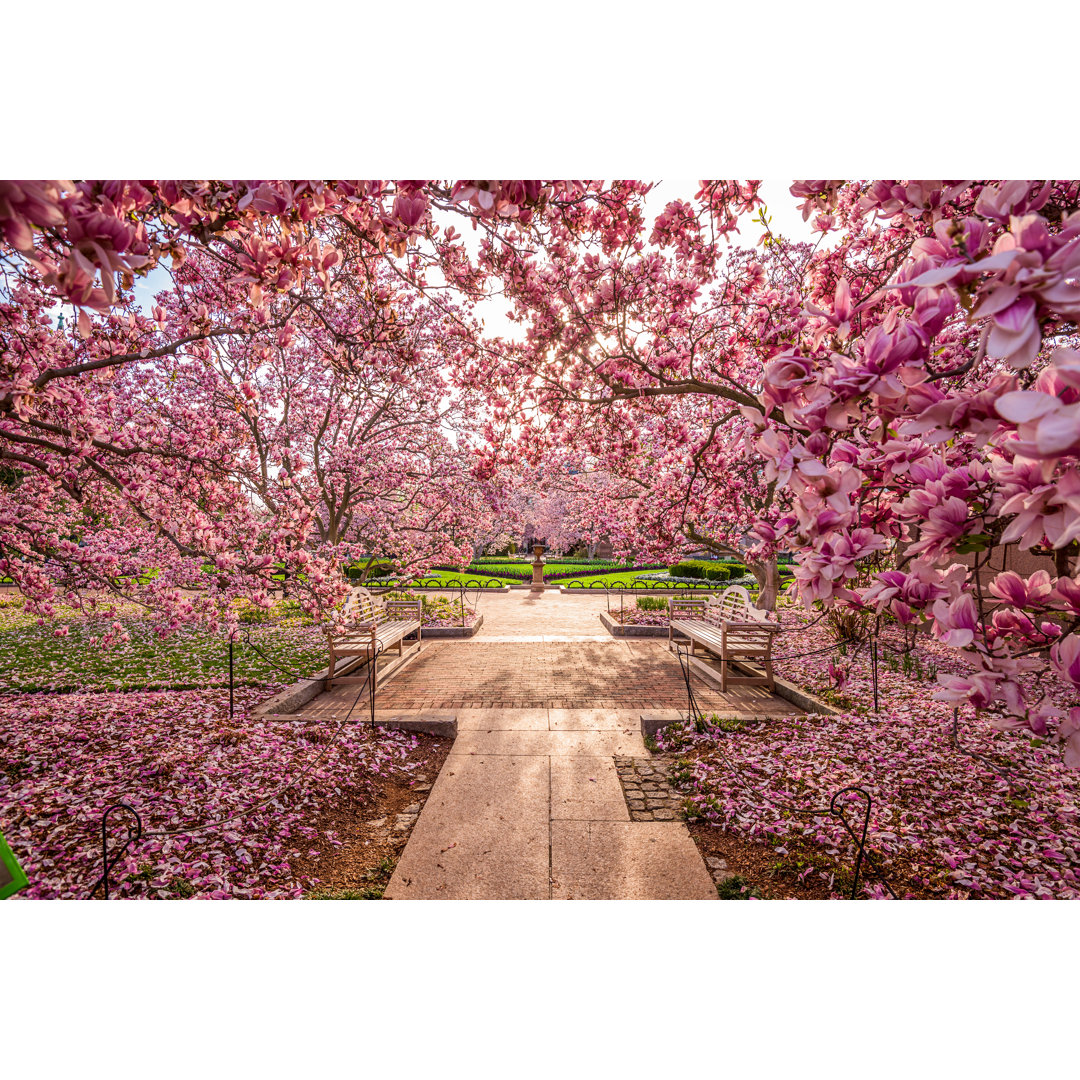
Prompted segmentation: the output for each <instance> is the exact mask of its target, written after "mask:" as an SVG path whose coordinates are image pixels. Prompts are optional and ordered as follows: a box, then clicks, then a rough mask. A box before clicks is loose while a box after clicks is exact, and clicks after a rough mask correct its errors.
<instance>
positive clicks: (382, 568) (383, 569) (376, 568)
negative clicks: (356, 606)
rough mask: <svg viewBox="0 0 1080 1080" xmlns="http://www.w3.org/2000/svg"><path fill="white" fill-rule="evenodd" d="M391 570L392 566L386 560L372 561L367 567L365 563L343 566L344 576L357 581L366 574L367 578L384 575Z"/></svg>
mask: <svg viewBox="0 0 1080 1080" xmlns="http://www.w3.org/2000/svg"><path fill="white" fill-rule="evenodd" d="M392 570H393V567H392V566H391V565H390V563H388V562H376V563H372V564H371V566H370V567H369V566H368V565H367V564H366V563H364V564H362V565H360V566H347V567H345V576H346V577H347V578H348V579H349V580H350V581H359V580H361V579H362V578H364V576H365V575H366V576H367V577H369V578H374V577H385V576H386V575H387V574H389V573H390V572H391V571H392Z"/></svg>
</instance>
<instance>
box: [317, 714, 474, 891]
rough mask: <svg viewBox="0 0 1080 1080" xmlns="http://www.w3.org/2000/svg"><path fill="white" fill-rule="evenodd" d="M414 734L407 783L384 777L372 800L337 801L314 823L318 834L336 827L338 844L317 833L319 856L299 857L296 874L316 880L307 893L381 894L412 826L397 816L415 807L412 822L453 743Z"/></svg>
mask: <svg viewBox="0 0 1080 1080" xmlns="http://www.w3.org/2000/svg"><path fill="white" fill-rule="evenodd" d="M417 739H418V743H417V746H416V747H415V749H413V750H411V751H410V753H409V758H410V760H412V761H416V762H419V763H420V767H419V768H418V770H417V773H416V774H415V775H414V776H413V778H412V780H411V781H410V782H409V783H407V784H402V783H398V782H396V781H392V780H387V781H384V782H383V783H382V785H381V786H380V787H379V788H378V789H377V791H376V793H375V798H374V800H372V801H369V802H364V803H357V804H354V805H351V806H341V807H339V808H337V809H335V810H333V811H331V812H329V813H327V814H324V815H323V816H322V817H320V818H319V820H318V821H317V822H316V823H315V825H316V827H317V828H318V829H319V831H320V834H324V833H325V831H326V830H328V829H332V830H335V831H336V832H337V834H338V839H339V840H340V841H341V847H335V846H334V845H332V844H331V843H330V842H329V841H327V840H326V839H325V836H324V835H320V838H319V839H318V840H317V841H315V842H314V843H313V844H312V847H313V848H315V849H316V850H318V851H319V852H320V857H319V858H318V859H304V860H298V861H297V863H296V870H297V873H298V874H299V875H302V876H304V877H312V878H316V879H318V881H319V882H320V884H319V885H318V887H316V888H315V889H311V890H309V891H308V893H307V896H308V898H310V899H341V900H378V899H380V898H381V897H382V890H383V888H384V887H385V885H386V883H387V882H388V881H389V880H390V875H391V874H392V873H393V870H394V865H395V863H396V862H397V858H398V856H399V855H400V854H401V850H402V848H404V847H405V844H406V843H407V842H408V839H409V835H410V833H411V831H412V829H411V826H410V827H409V828H408V829H406V830H397V829H396V828H395V825H396V823H397V816H398V815H399V814H403V813H404V812H405V811H406V810H411V809H413V808H414V807H415V808H416V809H415V812H414V813H412V814H410V815H409V816H410V817H411V820H412V822H413V823H415V821H416V819H417V817H418V816H419V811H420V810H422V809H423V807H424V803H425V802H426V801H427V797H428V793H429V792H430V791H431V786H432V784H434V783H435V778H436V777H437V776H438V775H439V770H440V769H441V768H442V766H443V762H444V761H446V756H447V754H449V753H450V747H451V746H452V745H453V740H452V739H444V738H441V737H439V736H437V735H418V736H417Z"/></svg>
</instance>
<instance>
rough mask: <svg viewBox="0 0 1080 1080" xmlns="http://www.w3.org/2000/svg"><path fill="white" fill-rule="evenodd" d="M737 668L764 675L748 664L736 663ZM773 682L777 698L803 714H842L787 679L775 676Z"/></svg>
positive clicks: (752, 673)
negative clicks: (788, 702)
mask: <svg viewBox="0 0 1080 1080" xmlns="http://www.w3.org/2000/svg"><path fill="white" fill-rule="evenodd" d="M735 667H737V668H740V669H741V670H742V671H746V672H748V673H749V674H751V675H760V674H762V672H761V671H760V669H755V668H753V667H751V666H750V665H748V664H739V663H736V664H735ZM773 682H774V683H776V696H777V697H782V698H783V699H784V700H785V701H790V702H791V703H792V705H798V706H799V708H800V709H802V710H803V712H808V713H821V714H822V715H824V716H837V715H839V713H840V710H839V709H837V708H835V707H834V706H832V705H830V704H829V703H828V702H826V701H822V700H821V698H819V697H818V696H817V695H816V694H811V693H810V691H809V690H804V689H803V688H802V687H801V686H796V685H795V684H794V683H792V682H788V681H787V679H781V678H780V677H779V676H778V675H774V676H773Z"/></svg>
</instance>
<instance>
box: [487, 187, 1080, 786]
mask: <svg viewBox="0 0 1080 1080" xmlns="http://www.w3.org/2000/svg"><path fill="white" fill-rule="evenodd" d="M1078 189H1080V185H1078V183H1077V182H1075V181H1069V182H1045V183H1043V182H1040V183H1028V182H1012V183H989V182H923V183H914V182H877V183H873V184H866V183H854V182H851V183H848V182H839V181H835V182H833V181H830V182H809V183H805V184H797V185H795V186H794V187H793V189H792V191H793V194H794V195H795V197H797V198H799V199H801V200H802V205H803V210H804V216H806V217H807V218H808V219H812V220H813V223H814V227H815V228H816V229H817V230H818V231H819V232H821V233H822V234H823V235H825V236H828V238H829V243H828V244H827V245H819V246H817V247H814V248H811V247H810V246H808V245H796V244H791V243H789V242H787V241H784V240H782V239H780V238H777V237H774V236H773V235H772V234H771V232H769V231H768V230H767V231H766V235H765V236H764V237H763V240H762V244H761V247H760V249H759V250H758V251H756V252H731V253H727V254H726V255H725V254H724V253H722V252H720V251H719V249H718V236H719V234H722V233H724V232H725V231H729V230H730V222H731V212H732V208H733V207H737V206H739V205H740V204H741V206H742V208H743V209H749V208H752V206H753V203H754V201H755V199H756V191H755V188H754V187H753V185H749V186H745V187H743V186H739V185H734V186H733V185H717V184H703V185H702V188H701V190H700V191H699V193H698V195H697V198H696V199H695V200H694V202H693V204H688V203H685V202H676V203H672V204H670V205H669V206H668V207H667V208H666V209H665V210H664V212H663V213H662V214H661V215H660V217H659V218H658V219H657V221H656V223H655V226H654V228H653V229H652V231H651V233H650V234H649V236H648V238H647V239H646V236H645V227H644V224H643V223H642V221H641V219H640V217H635V215H634V213H633V212H632V211H631V210H629V209H628V210H627V212H626V213H625V214H623V215H622V216H621V219H620V220H622V221H624V222H625V223H626V228H625V229H624V230H623V232H622V233H621V234H620V235H618V236H617V237H614V238H613V237H612V236H610V235H608V236H605V237H604V238H603V240H602V241H599V242H595V243H592V244H591V245H590V244H587V243H584V242H573V241H572V239H571V238H569V237H560V238H559V241H560V242H559V243H556V244H555V245H553V246H549V247H546V248H543V249H536V250H532V251H528V252H523V251H518V250H507V249H505V248H504V249H499V250H495V249H492V251H491V252H490V254H489V257H488V260H487V266H488V269H489V271H490V272H491V273H493V274H498V275H499V276H500V277H501V278H502V280H503V281H504V285H505V288H506V291H507V294H508V295H509V296H511V297H512V299H513V301H514V302H515V304H516V305H517V307H516V311H517V315H518V317H519V318H521V319H522V320H524V321H527V322H528V324H529V332H528V335H527V338H526V340H525V342H524V343H523V344H517V343H512V342H510V343H500V346H499V348H500V353H501V358H502V359H501V363H502V364H503V365H504V367H505V368H506V369H507V370H512V371H515V372H517V373H518V377H517V378H516V379H507V380H506V381H505V384H504V387H503V394H504V399H505V403H506V404H505V405H504V410H505V411H506V412H507V413H509V412H512V411H513V410H515V409H516V410H519V411H523V412H529V411H530V410H531V412H532V415H533V419H534V422H533V423H532V424H531V425H530V426H529V428H528V430H526V431H525V432H524V434H523V436H522V439H521V440H520V441H521V444H522V446H523V447H525V449H526V451H527V452H531V453H533V454H534V455H535V456H536V457H539V456H541V455H542V454H543V453H544V452H545V451H546V450H548V449H549V448H550V447H551V446H552V445H553V444H561V445H573V446H575V447H581V446H584V445H587V446H589V448H590V450H592V451H593V452H595V453H597V454H598V455H600V454H603V453H605V448H606V455H607V456H606V458H605V459H604V460H605V464H606V466H607V468H608V470H609V471H610V472H611V473H613V474H614V475H615V476H618V477H620V478H621V479H623V480H624V481H625V482H626V483H627V484H631V485H632V484H641V485H643V484H644V482H645V475H644V474H645V473H646V471H648V472H649V473H650V474H651V475H652V476H654V477H655V479H654V480H653V484H654V485H655V490H656V492H657V495H658V499H657V501H656V505H658V506H663V507H664V508H665V509H664V510H663V511H662V513H661V514H660V517H661V518H662V519H663V521H665V522H667V527H668V531H669V533H671V534H674V532H675V528H674V524H673V523H675V522H682V521H683V520H686V521H687V522H689V523H690V527H691V528H692V529H693V530H694V531H695V532H697V533H699V534H700V535H708V534H709V533H710V532H720V533H722V532H723V530H724V529H734V531H736V532H738V531H739V528H740V523H741V524H742V525H745V523H746V513H747V511H748V510H749V509H751V508H752V509H753V510H754V511H755V513H756V517H757V519H758V520H757V522H756V523H755V524H754V525H753V534H754V536H755V537H756V539H757V540H758V541H759V544H760V546H759V549H758V550H759V552H760V553H761V555H762V556H763V557H767V556H768V555H769V554H770V553H772V552H774V551H775V550H776V549H777V548H781V547H786V548H789V549H791V550H794V551H795V552H796V553H797V555H798V563H799V566H798V569H797V571H796V573H797V577H798V581H799V587H800V591H801V595H802V598H803V600H804V602H806V603H807V604H819V605H824V606H835V605H842V606H849V607H854V608H856V609H858V610H863V611H870V612H876V613H878V614H879V615H882V616H885V615H888V616H889V617H890V618H892V619H895V620H897V621H898V622H899V623H900V624H902V625H904V626H908V627H911V628H913V629H915V628H920V627H923V628H926V629H928V630H929V631H930V632H932V633H933V634H934V635H935V636H937V637H938V638H939V639H940V640H942V641H944V642H945V643H947V644H949V645H952V646H954V647H955V648H957V649H958V650H959V652H960V654H961V655H962V656H963V657H964V659H965V660H966V661H967V662H968V663H969V665H970V675H968V676H967V677H963V678H961V677H951V676H950V677H943V678H942V683H943V687H942V690H941V696H942V697H943V698H944V699H946V700H951V701H955V702H957V703H958V704H960V703H964V702H968V703H970V704H972V705H974V706H975V707H976V708H990V709H992V710H994V711H995V712H996V713H997V714H998V716H999V718H1000V722H1001V723H1002V724H1004V725H1006V726H1014V727H1019V728H1024V729H1027V730H1030V731H1032V732H1034V733H1037V734H1040V735H1041V734H1045V733H1046V732H1047V731H1048V724H1050V723H1052V722H1054V721H1057V723H1058V733H1059V735H1060V737H1061V738H1062V739H1063V740H1064V741H1065V744H1066V760H1067V761H1069V762H1070V763H1072V764H1080V709H1076V708H1070V709H1068V710H1067V711H1066V712H1062V711H1061V710H1060V709H1059V708H1058V707H1057V706H1055V704H1054V702H1053V699H1052V697H1051V695H1050V694H1048V693H1047V692H1046V679H1047V677H1048V676H1049V675H1051V674H1053V675H1056V676H1057V677H1059V678H1060V679H1061V680H1064V682H1065V684H1066V685H1071V686H1072V687H1074V688H1077V687H1080V634H1078V633H1077V631H1078V629H1080V582H1078V580H1077V558H1076V557H1077V553H1078V551H1080V544H1078V541H1080V474H1078V472H1077V452H1078V450H1080V354H1078V353H1077V352H1076V351H1075V332H1076V315H1077V311H1078V308H1080V194H1078ZM635 194H636V193H634V192H630V193H629V195H630V196H633V195H635ZM718 199H719V205H718ZM631 201H632V199H631ZM486 364H487V360H486V358H482V359H481V361H480V363H479V364H478V365H477V373H478V374H479V373H483V372H485V370H486V369H485V365H486ZM521 373H524V376H523V377H522V375H521ZM665 399H667V400H672V399H682V400H683V401H685V400H688V401H689V402H690V404H689V405H688V406H680V407H679V408H677V407H675V406H660V405H653V406H650V405H649V404H648V403H649V402H650V401H652V402H660V401H663V400H665ZM679 420H682V421H683V422H684V423H685V429H683V428H680V427H678V426H677V425H678V422H679ZM747 425H749V427H750V428H752V429H753V430H754V432H755V433H756V434H755V436H754V437H752V438H747V437H746V430H747ZM653 430H659V431H661V432H662V434H661V435H660V437H659V438H658V439H657V440H656V442H655V444H651V441H650V436H651V432H652V431H653ZM680 446H682V447H683V449H678V448H679V447H680ZM653 453H655V454H656V455H657V456H656V460H655V462H653V461H652V460H650V457H651V454H653ZM665 453H666V455H667V457H666V458H665V457H664V456H663V455H664V454H665ZM747 454H749V455H756V456H757V457H758V459H759V460H762V459H763V460H764V470H763V474H762V473H759V474H757V475H755V465H754V460H753V457H752V456H751V457H749V460H747V458H746V455H747ZM680 459H681V467H680ZM643 461H645V462H648V466H649V467H648V469H647V470H646V469H645V468H644V467H643V464H642V462H643ZM687 466H689V467H687ZM680 472H682V474H683V475H682V479H680ZM703 477H704V480H703V479H702V478H703ZM734 483H748V484H749V485H750V486H749V487H748V488H747V489H746V495H747V496H748V498H747V499H746V500H745V501H746V502H747V503H748V505H746V506H736V507H734V508H730V507H729V508H725V507H724V499H725V494H726V492H727V490H728V487H729V486H730V485H732V484H734ZM665 484H666V485H669V486H668V487H665ZM699 495H701V496H702V497H703V504H698V497H699ZM680 497H681V500H682V502H683V504H684V505H685V506H686V507H687V508H688V509H689V510H690V511H691V513H690V514H688V515H687V516H686V518H685V519H684V515H683V513H682V511H681V509H677V504H678V503H679V499H680ZM740 501H742V500H740ZM732 511H734V512H732ZM699 522H707V523H708V524H706V525H704V526H702V525H700V524H698V523H699ZM653 531H654V532H656V531H658V528H657V527H654V529H653ZM1009 546H1016V547H1018V548H1019V549H1021V550H1028V549H1031V548H1035V547H1042V546H1045V547H1046V548H1048V549H1050V550H1051V551H1052V552H1053V553H1054V564H1053V565H1054V570H1053V572H1050V571H1049V570H1047V571H1040V572H1038V573H1035V574H1033V575H1032V576H1030V577H1028V578H1026V579H1024V578H1021V577H1019V576H1018V575H1017V574H1016V573H1012V572H1002V571H1001V569H1000V566H1001V564H1000V562H999V561H998V560H1000V558H1001V553H1002V550H1003V549H1004V548H1007V547H1009ZM995 565H996V566H997V567H998V569H994V567H995Z"/></svg>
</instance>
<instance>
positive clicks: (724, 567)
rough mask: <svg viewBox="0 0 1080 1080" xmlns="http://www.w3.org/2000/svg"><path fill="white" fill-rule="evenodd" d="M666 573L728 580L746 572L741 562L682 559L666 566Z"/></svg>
mask: <svg viewBox="0 0 1080 1080" xmlns="http://www.w3.org/2000/svg"><path fill="white" fill-rule="evenodd" d="M668 573H669V574H670V575H671V576H672V577H682V578H695V579H697V580H703V581H730V580H731V579H732V578H740V577H742V576H743V575H744V574H745V573H746V567H745V566H744V565H743V564H742V563H737V562H731V561H728V560H720V559H717V560H710V559H684V560H683V561H682V562H678V563H676V564H675V565H674V566H671V567H668Z"/></svg>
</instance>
